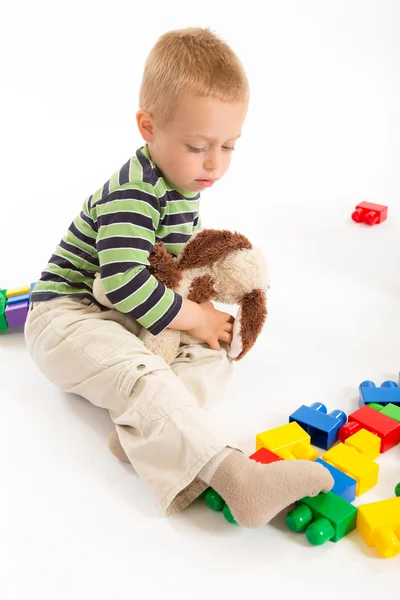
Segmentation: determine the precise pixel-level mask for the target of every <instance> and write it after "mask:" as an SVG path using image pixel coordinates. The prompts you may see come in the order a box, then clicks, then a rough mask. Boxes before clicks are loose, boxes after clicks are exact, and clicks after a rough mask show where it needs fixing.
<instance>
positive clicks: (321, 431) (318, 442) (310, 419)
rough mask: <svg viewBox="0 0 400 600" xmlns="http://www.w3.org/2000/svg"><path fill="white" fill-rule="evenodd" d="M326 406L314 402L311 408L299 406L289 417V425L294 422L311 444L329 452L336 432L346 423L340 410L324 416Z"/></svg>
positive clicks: (345, 417) (335, 437)
mask: <svg viewBox="0 0 400 600" xmlns="http://www.w3.org/2000/svg"><path fill="white" fill-rule="evenodd" d="M326 413H327V410H326V406H325V405H324V404H321V402H314V403H313V404H311V406H304V405H303V406H300V408H298V409H297V410H296V411H295V412H294V413H293V414H292V415H290V417H289V423H291V422H292V421H296V423H298V424H299V425H300V427H302V428H303V429H304V430H305V431H306V432H307V433H308V434H309V435H310V436H311V443H312V444H313V445H314V446H318V448H323V449H324V450H329V448H331V446H333V444H334V443H335V442H336V440H337V437H338V431H339V429H340V428H341V427H342V425H344V424H345V423H346V421H347V416H346V414H345V413H344V412H343V411H342V410H333V411H332V412H331V413H329V415H328V414H326Z"/></svg>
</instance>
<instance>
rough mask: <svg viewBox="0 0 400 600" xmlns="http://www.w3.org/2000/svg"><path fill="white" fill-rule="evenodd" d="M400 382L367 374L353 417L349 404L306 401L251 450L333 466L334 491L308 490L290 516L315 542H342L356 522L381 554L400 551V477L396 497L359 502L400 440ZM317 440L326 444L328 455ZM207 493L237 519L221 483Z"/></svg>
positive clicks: (263, 458)
mask: <svg viewBox="0 0 400 600" xmlns="http://www.w3.org/2000/svg"><path fill="white" fill-rule="evenodd" d="M399 377H400V374H399ZM399 383H400V380H399ZM399 390H400V388H399V387H398V384H397V383H395V382H394V381H385V382H384V383H383V384H382V385H381V387H379V388H377V387H376V386H375V384H374V383H373V382H371V381H363V382H362V383H361V384H360V386H359V391H360V408H359V409H357V410H356V411H355V412H353V413H352V414H350V415H349V416H348V417H347V416H346V414H345V413H344V412H343V411H341V410H334V411H332V412H331V413H329V414H327V409H326V407H325V406H324V405H323V404H321V403H319V402H315V403H314V404H312V405H311V406H301V407H300V408H298V409H297V410H296V411H295V412H294V413H293V414H291V415H290V417H289V423H287V424H286V425H282V426H280V427H276V428H274V429H270V430H268V431H264V432H262V433H258V434H257V435H256V451H255V452H254V454H252V455H251V456H250V457H249V458H251V459H252V460H255V461H257V462H260V463H263V464H269V463H271V462H274V461H279V460H297V459H306V460H312V461H316V462H319V463H320V464H322V465H324V466H325V467H326V468H327V469H328V470H329V471H330V473H331V474H332V477H333V479H334V482H335V483H334V486H333V488H332V490H331V491H330V492H328V493H326V494H324V493H321V494H318V496H316V497H314V498H303V499H302V500H300V501H299V502H297V503H296V507H295V508H294V509H293V510H291V511H290V512H289V513H288V514H287V516H286V523H287V525H288V527H289V528H290V529H291V530H292V531H295V532H305V535H306V537H307V539H308V541H309V542H310V543H311V544H313V545H315V546H318V545H321V544H324V543H325V542H327V541H328V540H330V541H332V542H338V541H339V540H341V539H342V538H343V537H345V536H346V535H347V534H348V533H350V532H351V531H353V530H355V529H356V530H358V532H359V533H360V534H361V536H362V537H363V538H364V540H365V542H366V543H367V544H368V545H369V546H373V547H375V549H376V550H377V551H378V552H379V554H380V555H381V556H383V557H385V558H389V557H393V556H396V555H397V554H399V553H400V483H398V484H397V485H396V488H395V491H394V493H395V497H394V498H389V499H388V500H381V501H379V502H372V503H370V504H362V505H359V506H354V504H352V502H353V501H354V500H355V498H356V496H360V495H362V494H364V493H365V492H366V491H368V490H370V489H371V488H373V487H374V486H375V485H376V484H377V483H378V476H379V465H378V463H376V462H375V459H376V458H377V457H378V456H379V455H380V454H381V453H383V452H387V451H388V450H390V449H391V448H393V447H394V446H396V445H397V444H399V443H400V398H399V396H398V394H399ZM313 446H317V447H318V448H321V449H322V450H324V452H323V453H322V456H321V457H319V456H318V452H317V450H316V449H315V448H314V447H313ZM202 496H204V498H205V502H206V503H207V505H208V506H209V507H210V508H212V509H213V510H216V511H222V512H223V514H224V516H225V518H226V519H227V521H229V522H230V523H236V522H235V519H234V517H233V516H232V513H231V511H230V509H229V507H228V505H227V504H226V503H225V501H224V500H223V498H221V496H220V495H219V494H218V493H217V492H216V491H215V490H213V489H212V488H208V489H207V490H206V491H205V492H204V493H203V494H202Z"/></svg>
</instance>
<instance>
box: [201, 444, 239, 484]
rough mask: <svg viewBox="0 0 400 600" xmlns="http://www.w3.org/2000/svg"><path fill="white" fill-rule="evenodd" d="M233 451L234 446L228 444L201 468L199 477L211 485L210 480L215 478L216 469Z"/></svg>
mask: <svg viewBox="0 0 400 600" xmlns="http://www.w3.org/2000/svg"><path fill="white" fill-rule="evenodd" d="M231 452H233V448H228V446H227V447H226V448H223V449H222V450H220V451H219V452H218V454H216V455H215V456H213V458H212V459H211V460H209V461H208V463H207V464H205V465H204V467H203V468H202V469H201V471H200V472H199V474H198V477H199V479H201V480H202V481H204V483H207V484H208V485H210V481H211V479H212V478H213V475H214V473H215V471H216V470H217V469H218V467H219V465H220V464H221V462H222V461H223V460H224V458H226V457H227V456H228V454H230V453H231Z"/></svg>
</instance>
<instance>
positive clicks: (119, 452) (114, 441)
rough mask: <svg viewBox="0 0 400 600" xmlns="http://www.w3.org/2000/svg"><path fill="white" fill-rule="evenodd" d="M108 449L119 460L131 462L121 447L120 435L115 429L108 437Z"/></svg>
mask: <svg viewBox="0 0 400 600" xmlns="http://www.w3.org/2000/svg"><path fill="white" fill-rule="evenodd" d="M108 447H109V448H110V450H111V452H112V453H113V454H114V456H116V457H117V458H119V460H123V461H124V462H130V460H129V458H128V457H127V455H126V453H125V450H124V449H123V447H122V446H121V442H120V441H119V437H118V433H117V432H116V431H115V429H114V431H112V432H111V433H110V435H109V436H108Z"/></svg>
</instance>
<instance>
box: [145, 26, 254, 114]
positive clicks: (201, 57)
mask: <svg viewBox="0 0 400 600" xmlns="http://www.w3.org/2000/svg"><path fill="white" fill-rule="evenodd" d="M185 93H191V94H194V95H197V96H211V97H213V98H217V99H219V100H221V101H223V102H240V101H245V100H248V97H249V83H248V80H247V77H246V74H245V71H244V68H243V66H242V64H241V62H240V60H239V58H238V57H237V56H236V54H235V53H234V52H233V50H232V49H231V48H230V47H229V46H228V44H226V43H225V42H223V41H222V40H221V39H220V38H218V37H217V36H216V35H215V34H214V33H212V32H211V31H210V30H209V29H207V28H206V29H202V28H199V27H189V28H186V29H178V30H174V31H169V32H167V33H165V34H164V35H162V36H161V37H160V38H159V39H158V41H157V42H156V44H155V46H154V47H153V48H152V50H151V51H150V54H149V55H148V57H147V60H146V63H145V67H144V73H143V78H142V84H141V87H140V94H139V108H140V109H145V110H148V111H149V112H150V113H151V114H153V115H154V117H155V118H156V119H158V120H159V121H160V122H162V123H166V122H168V121H169V120H170V118H171V116H172V113H173V109H174V106H175V104H176V101H177V99H178V97H180V96H181V95H183V94H185Z"/></svg>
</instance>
